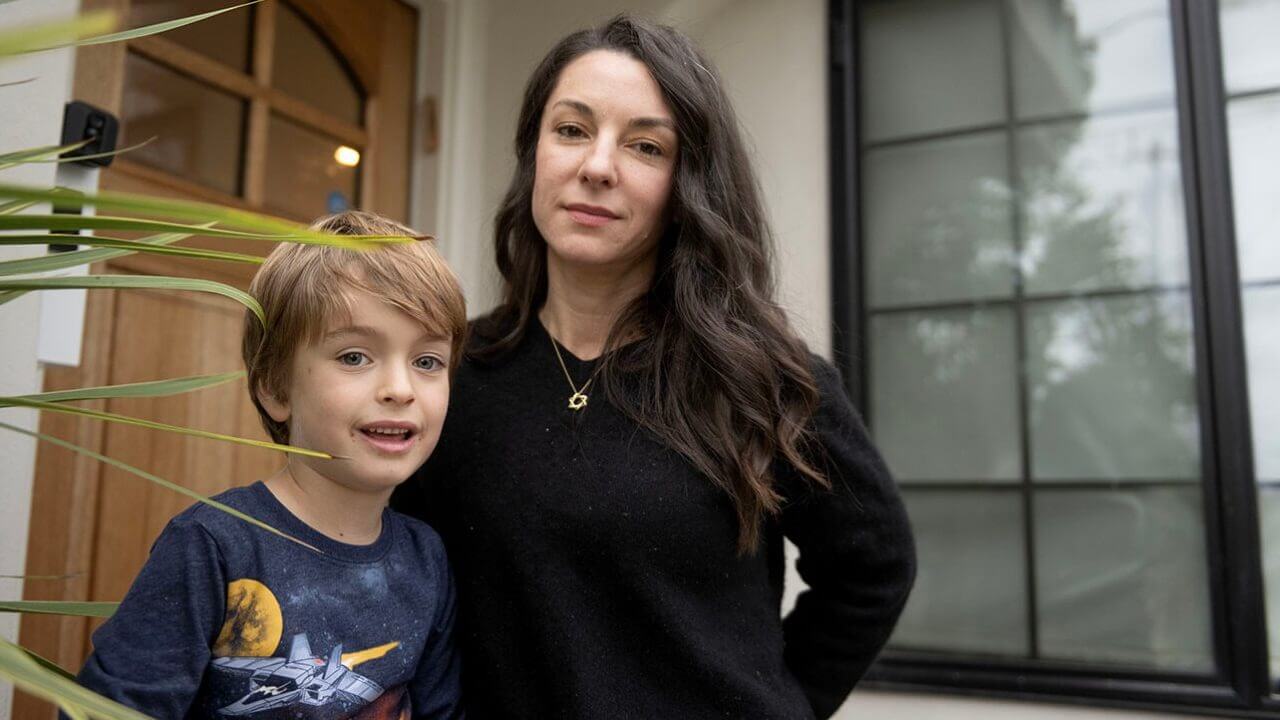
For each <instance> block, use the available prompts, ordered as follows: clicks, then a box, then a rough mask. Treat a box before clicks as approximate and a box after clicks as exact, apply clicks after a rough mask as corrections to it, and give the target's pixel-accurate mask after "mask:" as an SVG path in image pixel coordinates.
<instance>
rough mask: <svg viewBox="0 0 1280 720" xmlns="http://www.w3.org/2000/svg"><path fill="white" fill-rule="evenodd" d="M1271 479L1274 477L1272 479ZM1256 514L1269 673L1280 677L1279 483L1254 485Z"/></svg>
mask: <svg viewBox="0 0 1280 720" xmlns="http://www.w3.org/2000/svg"><path fill="white" fill-rule="evenodd" d="M1273 482H1274V481H1273ZM1258 514H1259V516H1260V517H1261V521H1262V569H1263V582H1264V584H1265V587H1266V597H1267V649H1268V651H1269V654H1270V655H1271V676H1272V677H1280V622H1277V621H1276V620H1277V618H1280V487H1278V486H1276V485H1264V486H1263V487H1260V488H1258Z"/></svg>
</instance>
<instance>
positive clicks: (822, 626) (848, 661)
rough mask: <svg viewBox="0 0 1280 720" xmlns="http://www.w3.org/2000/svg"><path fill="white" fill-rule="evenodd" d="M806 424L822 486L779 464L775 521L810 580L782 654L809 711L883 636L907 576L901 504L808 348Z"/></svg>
mask: <svg viewBox="0 0 1280 720" xmlns="http://www.w3.org/2000/svg"><path fill="white" fill-rule="evenodd" d="M813 367H814V378H815V380H816V381H817V384H818V392H819V394H820V398H821V399H820V404H819V408H818V411H817V413H816V414H815V415H814V419H813V423H812V427H813V430H814V432H815V434H816V437H815V440H816V442H817V447H816V448H815V449H816V450H817V452H815V453H812V456H813V462H814V463H815V466H816V467H817V468H818V469H819V470H822V471H823V472H825V473H826V475H827V478H828V479H829V480H830V481H831V489H830V490H826V489H823V488H820V487H817V486H815V485H813V484H812V483H808V482H807V481H805V480H803V479H801V478H799V477H797V476H796V474H795V473H794V471H791V472H789V473H787V477H786V479H785V481H784V485H783V487H784V489H786V490H790V492H788V493H787V495H788V500H787V503H786V505H784V507H783V511H782V517H781V526H782V531H783V534H785V535H786V537H787V538H788V539H790V540H791V541H792V542H793V543H795V545H796V547H797V548H798V549H799V551H800V558H799V560H798V561H797V563H796V569H797V570H798V571H799V573H800V577H801V578H803V579H804V581H805V582H806V583H807V584H808V585H809V589H808V590H806V591H805V592H803V593H801V594H800V596H799V598H798V599H797V601H796V606H795V609H794V610H793V611H792V612H791V613H790V614H789V615H788V616H787V618H786V620H785V621H784V625H783V627H784V632H785V635H786V663H787V667H788V668H789V669H790V670H791V672H792V674H794V675H795V676H796V678H797V679H798V680H799V681H800V683H801V685H802V686H803V687H804V691H805V694H806V695H807V696H808V698H809V703H810V705H812V706H813V711H814V714H815V715H816V716H817V717H819V718H826V717H829V716H830V715H831V714H833V713H834V712H835V711H836V710H837V709H838V708H839V707H840V705H841V703H843V702H844V700H845V698H846V697H847V696H848V695H849V692H850V691H852V690H853V687H854V685H856V684H857V682H858V680H859V678H861V677H862V675H863V673H865V672H866V670H867V668H868V667H869V666H870V665H871V663H872V661H874V660H875V658H876V655H877V654H879V652H880V649H881V647H883V646H884V644H885V642H886V641H887V640H888V638H889V634H890V632H891V631H892V630H893V626H894V623H896V622H897V620H898V615H899V614H900V613H901V612H902V607H903V604H904V603H905V602H906V599H907V594H908V592H909V591H910V589H911V584H912V582H913V581H914V579H915V563H916V556H915V544H914V542H913V540H912V537H911V528H910V525H909V524H908V522H907V515H906V510H905V509H904V507H903V505H902V499H901V498H900V497H899V495H898V490H897V487H896V486H895V484H894V482H893V478H891V477H890V476H889V471H888V468H886V467H885V464H884V460H883V459H882V458H881V457H880V453H879V452H877V451H876V449H875V447H874V446H872V444H871V439H870V437H869V436H868V434H867V430H866V427H865V426H864V425H863V423H862V419H861V418H860V417H859V415H858V413H857V411H856V410H855V409H854V408H853V404H852V403H850V402H849V398H848V396H847V395H846V394H845V390H844V386H843V385H842V383H841V381H840V376H839V374H838V373H837V372H836V370H835V368H834V367H832V366H831V364H830V363H827V362H826V361H824V360H821V359H820V358H816V357H815V358H814V360H813Z"/></svg>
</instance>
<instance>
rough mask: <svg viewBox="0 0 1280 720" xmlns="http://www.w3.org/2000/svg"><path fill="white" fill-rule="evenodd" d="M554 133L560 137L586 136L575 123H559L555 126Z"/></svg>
mask: <svg viewBox="0 0 1280 720" xmlns="http://www.w3.org/2000/svg"><path fill="white" fill-rule="evenodd" d="M556 134H557V135H559V136H560V137H562V138H575V139H576V138H580V137H586V133H584V132H583V131H582V128H580V127H578V126H577V125H561V126H560V127H558V128H556Z"/></svg>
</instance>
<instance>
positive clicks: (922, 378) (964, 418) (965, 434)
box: [871, 309, 1021, 483]
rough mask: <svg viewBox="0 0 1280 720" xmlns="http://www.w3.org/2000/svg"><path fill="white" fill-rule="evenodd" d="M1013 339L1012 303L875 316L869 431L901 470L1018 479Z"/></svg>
mask: <svg viewBox="0 0 1280 720" xmlns="http://www.w3.org/2000/svg"><path fill="white" fill-rule="evenodd" d="M1015 347H1016V344H1015V342H1014V334H1013V313H1011V312H1010V311H1008V310H1005V309H990V310H947V311H938V312H920V313H914V312H913V313H891V314H885V315H880V316H878V317H876V318H875V319H873V320H872V323H871V404H872V412H873V417H874V422H873V427H872V430H873V432H874V434H875V439H876V443H877V445H878V447H879V448H880V450H881V452H883V453H884V455H885V458H886V460H887V462H888V463H889V467H890V468H891V469H892V470H893V473H894V477H896V478H898V479H899V480H900V481H901V482H904V483H910V482H912V481H921V480H935V481H936V480H968V481H973V480H979V479H980V480H989V481H1014V480H1017V479H1018V477H1019V474H1020V472H1021V471H1020V465H1021V453H1020V452H1019V446H1018V406H1017V396H1016V394H1015V393H1016V386H1017V380H1016V378H1017V369H1016V365H1017V363H1016V359H1015V357H1014V348H1015Z"/></svg>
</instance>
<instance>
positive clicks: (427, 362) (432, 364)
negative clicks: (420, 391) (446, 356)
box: [413, 355, 444, 370]
mask: <svg viewBox="0 0 1280 720" xmlns="http://www.w3.org/2000/svg"><path fill="white" fill-rule="evenodd" d="M413 364H414V365H415V366H416V367H417V368H418V369H419V370H439V369H440V368H442V367H444V363H443V362H441V361H440V358H438V357H436V356H434V355H423V356H422V357H420V358H418V359H417V360H414V361H413Z"/></svg>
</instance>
